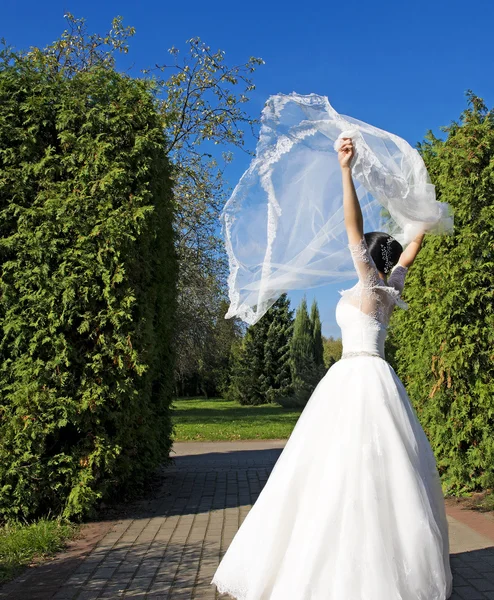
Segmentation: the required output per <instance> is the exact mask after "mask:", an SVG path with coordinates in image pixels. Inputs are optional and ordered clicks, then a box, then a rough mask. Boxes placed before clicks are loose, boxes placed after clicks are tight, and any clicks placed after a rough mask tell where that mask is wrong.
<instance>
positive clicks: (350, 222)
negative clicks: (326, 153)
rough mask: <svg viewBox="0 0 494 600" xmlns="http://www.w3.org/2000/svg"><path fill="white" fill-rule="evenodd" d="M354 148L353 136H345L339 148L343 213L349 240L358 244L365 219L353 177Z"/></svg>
mask: <svg viewBox="0 0 494 600" xmlns="http://www.w3.org/2000/svg"><path fill="white" fill-rule="evenodd" d="M353 154H354V150H353V143H352V140H351V138H343V140H342V143H341V146H340V149H339V150H338V161H339V163H340V167H341V176H342V180H343V214H344V216H345V228H346V232H347V235H348V242H349V243H350V244H352V245H354V244H358V243H359V242H360V241H361V240H362V238H363V237H364V220H363V218H362V210H361V209H360V203H359V201H358V198H357V193H356V192H355V186H354V184H353V179H352V170H351V168H350V162H351V160H352V158H353Z"/></svg>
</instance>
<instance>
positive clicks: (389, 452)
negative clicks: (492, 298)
mask: <svg viewBox="0 0 494 600" xmlns="http://www.w3.org/2000/svg"><path fill="white" fill-rule="evenodd" d="M353 155H354V147H353V143H352V140H351V139H349V138H344V139H343V140H342V144H341V146H340V149H339V151H338V160H339V163H340V167H341V172H342V179H343V211H344V222H345V228H346V231H347V235H348V242H349V248H350V251H351V255H352V258H353V262H354V265H355V269H356V271H357V274H358V283H357V284H356V285H355V286H354V287H353V288H352V289H349V290H346V291H345V292H343V293H342V298H341V299H340V301H339V303H338V305H337V308H336V319H337V322H338V325H339V326H340V328H341V331H342V340H343V356H342V359H341V360H340V361H338V362H337V363H335V364H334V365H333V366H332V367H331V369H329V371H328V372H327V374H326V375H325V377H324V378H323V379H322V380H321V382H320V383H319V385H318V386H317V388H316V389H315V391H314V393H313V395H312V396H311V398H310V400H309V402H308V403H307V405H306V407H305V409H304V411H303V412H302V414H301V416H300V418H299V420H298V422H297V424H296V426H295V428H294V430H293V432H292V434H291V436H290V438H289V439H288V441H287V443H286V445H285V448H284V450H283V452H282V454H281V455H280V457H279V459H278V461H277V463H276V465H275V467H274V469H273V471H272V473H271V475H270V477H269V479H268V481H267V483H266V484H265V486H264V488H263V490H262V491H261V493H260V495H259V497H258V499H257V501H256V502H255V504H254V506H253V507H252V509H251V510H250V512H249V513H248V515H247V516H246V518H245V520H244V521H243V523H242V525H241V527H240V529H239V531H238V532H237V534H236V536H235V538H234V539H233V541H232V543H231V545H230V547H229V548H228V550H227V552H226V554H225V555H224V557H223V559H222V561H221V563H220V565H219V567H218V569H217V571H216V573H215V575H214V577H213V580H212V582H211V583H212V584H215V585H216V586H217V588H218V591H219V592H220V593H227V594H229V595H230V596H232V597H233V598H236V599H238V600H446V599H447V598H449V596H450V595H451V592H452V576H451V570H450V564H449V541H448V526H447V521H446V515H445V509H444V500H443V494H442V490H441V484H440V480H439V476H438V472H437V468H436V462H435V458H434V455H433V453H432V450H431V447H430V444H429V442H428V440H427V438H426V436H425V434H424V431H423V429H422V427H421V425H420V423H419V421H418V419H417V416H416V414H415V412H414V410H413V408H412V406H411V403H410V400H409V398H408V396H407V393H406V391H405V388H404V387H403V384H402V383H401V381H400V380H399V379H398V377H397V375H396V373H395V372H394V370H393V368H392V367H391V366H390V365H389V364H388V363H387V362H386V360H385V356H384V341H385V337H386V328H387V325H388V323H389V319H390V316H391V312H392V310H393V308H394V306H395V305H398V306H402V307H403V306H406V305H404V302H403V301H402V300H401V292H402V290H403V286H404V281H405V276H406V273H407V269H408V268H410V266H411V265H412V263H413V261H414V259H415V257H416V255H417V253H418V251H419V250H420V246H421V243H422V239H423V234H420V235H417V236H416V237H415V239H414V240H413V241H412V242H411V243H410V244H409V245H408V246H407V248H406V250H404V251H402V247H401V245H400V244H399V243H398V242H397V241H396V240H395V239H393V238H392V237H391V236H390V235H388V234H385V233H380V232H372V233H366V234H365V235H364V233H363V218H362V211H361V207H360V204H359V201H358V198H357V194H356V192H355V187H354V183H353V179H352V172H351V167H350V165H351V160H352V157H353Z"/></svg>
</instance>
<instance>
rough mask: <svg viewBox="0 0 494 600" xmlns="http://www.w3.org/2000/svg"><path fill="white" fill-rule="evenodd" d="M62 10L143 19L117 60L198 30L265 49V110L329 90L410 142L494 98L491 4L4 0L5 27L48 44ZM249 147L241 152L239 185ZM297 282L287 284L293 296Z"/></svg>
mask: <svg viewBox="0 0 494 600" xmlns="http://www.w3.org/2000/svg"><path fill="white" fill-rule="evenodd" d="M66 11H70V12H72V13H73V14H74V15H76V16H78V17H85V18H86V19H87V22H88V27H89V30H90V31H98V32H103V31H106V30H107V29H109V27H110V23H111V19H112V18H113V17H114V16H116V15H122V16H123V17H124V22H125V24H127V25H132V26H134V27H135V28H136V30H137V31H136V35H135V37H134V38H133V40H131V45H130V53H129V56H128V57H125V63H124V62H122V66H123V65H124V64H125V65H128V64H130V63H134V64H135V66H136V67H137V68H142V67H146V66H152V65H153V64H154V63H156V62H157V63H163V62H165V60H166V57H167V50H168V48H170V47H171V46H173V45H174V46H176V47H177V48H183V45H184V42H185V40H186V39H188V38H190V37H194V36H199V37H201V38H202V39H203V40H204V41H206V42H207V43H208V44H209V45H210V46H211V47H212V48H213V49H217V48H221V49H222V50H224V51H225V52H226V53H227V61H228V62H231V63H233V62H243V61H245V60H246V59H247V58H248V57H249V56H260V57H262V58H263V59H264V61H265V62H266V64H265V65H264V66H263V67H261V68H260V69H259V70H258V72H257V74H256V75H255V83H256V86H257V89H256V91H255V92H254V96H253V101H252V102H251V103H250V105H249V111H250V112H251V114H252V115H255V116H258V114H259V113H260V111H261V109H262V106H263V104H264V101H265V100H266V99H267V98H268V96H269V95H271V94H274V93H278V92H283V93H289V92H292V91H296V92H298V93H300V94H307V93H311V92H314V93H317V94H322V95H326V96H328V98H329V100H330V102H331V104H332V105H333V106H334V107H335V108H336V110H337V111H338V112H341V113H343V114H348V115H351V116H353V117H356V118H358V119H361V120H363V121H367V122H369V123H372V124H373V125H376V126H377V127H381V128H383V129H386V130H388V131H392V132H393V133H396V134H398V135H400V136H402V137H404V138H405V139H406V140H408V141H409V142H410V143H411V144H412V145H415V143H416V142H417V141H420V140H422V139H423V136H424V134H425V133H426V131H427V130H428V129H432V130H433V131H434V132H435V133H436V134H437V133H439V131H438V128H439V127H440V126H441V125H447V124H448V123H449V122H450V121H451V120H454V119H457V118H458V117H459V115H460V113H461V111H462V110H463V109H464V107H465V105H466V102H465V95H464V94H465V91H466V90H467V89H472V90H473V91H474V92H475V93H476V94H478V95H479V96H481V97H483V98H484V100H485V101H486V103H487V105H488V106H492V105H493V104H494V77H493V70H494V69H493V66H494V60H493V59H494V45H493V43H492V23H493V22H494V3H492V2H491V1H488V0H480V1H477V2H475V3H467V2H465V1H463V2H459V1H457V0H449V1H446V0H414V1H413V2H412V1H411V0H408V1H407V0H402V1H399V0H393V1H391V0H383V1H380V2H364V1H362V0H353V1H352V2H348V1H346V2H345V1H344V2H333V1H331V0H327V1H326V2H320V3H315V2H307V3H304V2H302V3H300V2H297V3H295V2H290V0H285V1H284V2H280V1H278V0H272V1H271V2H266V1H264V2H260V1H259V0H250V1H249V2H235V1H234V0H230V1H228V2H225V1H224V0H217V1H215V2H204V1H203V2H198V1H197V0H187V1H181V2H180V1H175V2H166V1H164V2H150V1H147V0H141V1H140V2H137V1H134V2H129V1H128V0H122V1H120V2H115V1H113V0H110V1H108V0H106V1H100V2H95V1H93V0H86V1H85V2H81V1H70V0H63V1H59V0H47V1H46V2H39V0H38V1H36V2H35V1H33V0H22V1H21V0H3V1H2V7H1V12H0V37H5V38H6V39H7V41H8V42H9V43H10V44H12V45H14V46H16V47H18V48H26V47H28V46H30V45H41V46H44V45H46V44H47V43H49V42H51V41H53V40H54V39H55V38H57V37H58V36H59V35H60V33H61V32H62V31H63V29H64V28H65V21H64V19H63V15H64V13H65V12H66ZM248 162H249V158H248V157H247V156H245V155H244V154H242V153H238V154H237V155H236V160H235V164H234V165H233V166H232V167H231V168H230V170H229V171H228V177H229V179H230V183H231V184H232V185H234V184H235V183H236V180H237V179H238V177H239V176H240V175H241V174H242V172H243V171H244V170H245V169H246V168H247V166H248ZM301 296H302V293H300V294H298V293H297V294H292V295H291V298H292V303H293V304H294V305H296V304H297V303H298V301H299V300H300V298H301ZM314 296H315V297H316V298H317V300H318V303H319V307H320V311H321V317H322V321H323V333H324V334H325V335H338V328H337V326H336V324H335V321H334V308H335V304H336V302H337V300H338V294H337V291H336V290H335V289H334V288H333V287H329V286H328V287H327V288H319V289H317V290H309V291H308V293H307V298H308V301H309V302H311V301H312V298H313V297H314Z"/></svg>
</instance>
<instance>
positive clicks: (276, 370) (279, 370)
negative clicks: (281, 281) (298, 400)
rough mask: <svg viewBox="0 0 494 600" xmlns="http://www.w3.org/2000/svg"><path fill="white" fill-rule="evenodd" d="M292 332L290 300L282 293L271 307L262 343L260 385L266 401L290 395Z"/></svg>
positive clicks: (273, 400)
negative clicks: (262, 357)
mask: <svg viewBox="0 0 494 600" xmlns="http://www.w3.org/2000/svg"><path fill="white" fill-rule="evenodd" d="M292 334H293V311H292V310H290V300H289V299H288V298H287V295H286V294H283V295H282V296H281V297H280V298H279V300H278V301H277V302H276V303H275V304H274V305H273V307H272V322H271V324H270V325H269V329H268V334H267V337H266V343H265V345H264V373H263V377H262V385H263V386H264V391H265V397H266V400H267V401H268V402H275V401H276V400H278V399H280V398H283V397H286V396H288V395H290V393H291V388H292V372H291V366H290V341H291V339H292Z"/></svg>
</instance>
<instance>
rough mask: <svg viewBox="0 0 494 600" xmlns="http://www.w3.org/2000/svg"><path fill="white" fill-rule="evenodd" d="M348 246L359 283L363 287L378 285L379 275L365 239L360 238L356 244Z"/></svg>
mask: <svg viewBox="0 0 494 600" xmlns="http://www.w3.org/2000/svg"><path fill="white" fill-rule="evenodd" d="M348 247H349V248H350V252H351V254H352V259H353V264H354V265H355V269H356V271H357V274H358V278H359V281H360V283H361V284H362V285H363V286H364V287H373V286H376V285H378V284H379V275H378V273H377V269H376V265H375V263H374V261H373V260H372V257H371V255H370V253H369V248H368V247H367V243H366V241H365V239H364V238H362V239H361V240H360V242H359V243H358V244H348Z"/></svg>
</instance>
